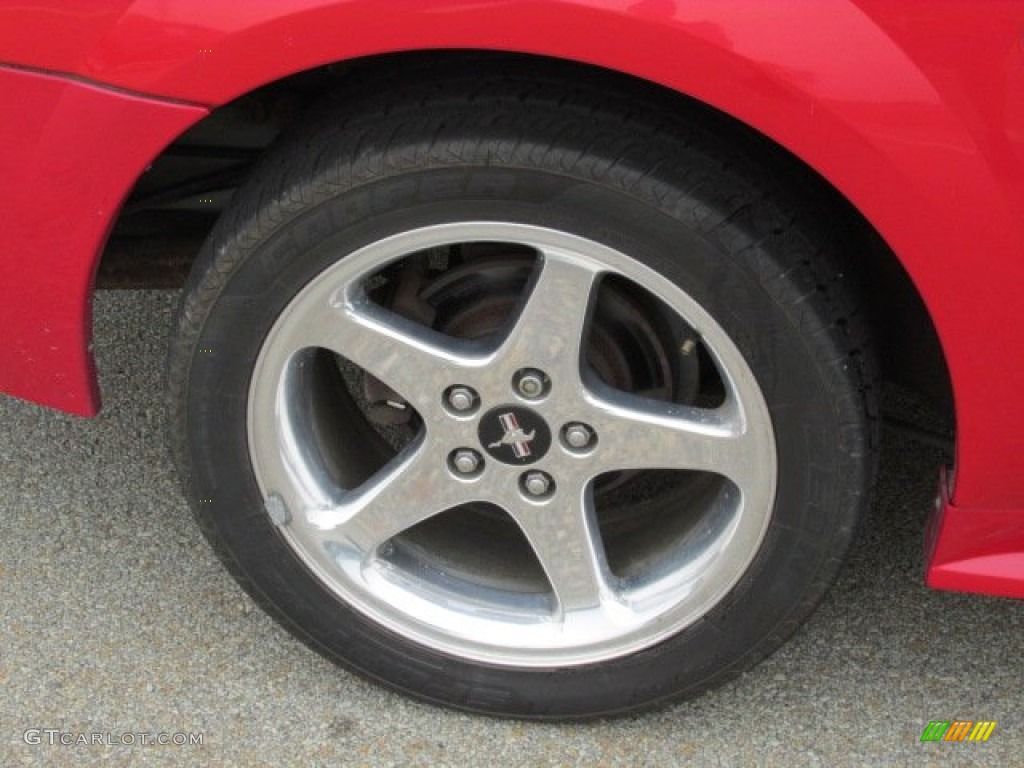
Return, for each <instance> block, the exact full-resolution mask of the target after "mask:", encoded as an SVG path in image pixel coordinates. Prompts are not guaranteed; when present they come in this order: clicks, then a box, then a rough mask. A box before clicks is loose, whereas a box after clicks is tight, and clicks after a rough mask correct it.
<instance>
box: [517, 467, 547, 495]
mask: <svg viewBox="0 0 1024 768" xmlns="http://www.w3.org/2000/svg"><path fill="white" fill-rule="evenodd" d="M522 483H523V490H524V491H526V493H527V494H529V495H530V496H536V497H540V496H546V495H548V494H549V493H550V492H551V490H552V489H553V488H554V485H555V482H554V481H553V480H552V479H551V476H550V475H548V474H547V473H545V472H527V473H526V474H524V475H523V479H522Z"/></svg>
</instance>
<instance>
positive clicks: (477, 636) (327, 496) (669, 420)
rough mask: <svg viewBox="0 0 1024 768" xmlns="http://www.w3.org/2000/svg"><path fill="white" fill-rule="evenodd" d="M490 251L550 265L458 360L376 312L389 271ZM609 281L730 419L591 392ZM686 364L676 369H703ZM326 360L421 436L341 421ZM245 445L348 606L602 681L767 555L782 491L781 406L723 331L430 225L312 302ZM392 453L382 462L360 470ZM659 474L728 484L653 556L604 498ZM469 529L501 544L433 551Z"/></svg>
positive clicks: (526, 232)
mask: <svg viewBox="0 0 1024 768" xmlns="http://www.w3.org/2000/svg"><path fill="white" fill-rule="evenodd" d="M473 243H503V244H511V245H512V246H514V247H516V248H520V249H528V250H529V251H531V252H532V253H534V254H536V260H535V263H534V266H533V270H532V273H531V275H530V279H529V281H528V282H527V283H526V285H525V286H523V290H522V292H521V295H520V296H519V297H518V303H517V304H516V306H515V308H514V311H513V312H512V313H511V314H510V316H509V318H508V320H507V322H504V323H502V324H501V326H500V329H499V330H497V331H496V332H494V333H488V334H485V335H483V336H481V337H480V338H469V339H467V338H457V337H455V336H452V335H448V334H445V333H441V332H439V331H438V330H436V329H435V328H433V327H431V326H430V325H429V324H428V323H426V322H422V321H419V320H417V319H414V318H411V317H409V316H406V315H404V314H402V313H398V312H396V311H392V310H391V309H389V308H387V307H386V306H384V305H382V303H381V302H379V301H377V300H375V299H374V290H375V285H376V284H377V282H378V281H380V279H381V275H382V273H383V272H384V271H385V270H386V268H388V267H389V266H390V265H395V264H398V263H400V262H401V261H402V260H403V259H407V258H408V257H410V256H411V255H413V254H425V253H427V254H429V253H433V252H436V251H437V250H438V249H444V248H448V247H451V246H454V245H458V244H473ZM339 256H342V254H339ZM607 280H615V281H619V282H624V283H626V284H629V285H631V286H635V287H636V288H638V289H639V290H641V291H643V292H644V295H645V296H649V297H650V300H651V303H654V304H657V305H658V306H659V307H663V308H664V310H665V311H666V312H667V314H668V315H670V316H671V319H672V320H673V321H674V322H676V323H677V324H684V325H685V326H686V327H687V328H689V329H692V330H693V332H695V334H696V337H697V339H699V342H698V345H699V348H700V350H701V354H702V355H704V357H705V360H706V362H705V364H704V367H705V368H709V369H710V370H711V371H712V375H713V377H714V378H715V379H716V380H717V381H718V382H720V387H719V389H720V396H719V397H718V398H717V399H714V400H713V401H711V402H710V404H706V403H704V402H701V401H700V400H699V399H698V400H695V401H693V402H677V401H674V400H671V399H658V398H652V397H647V396H645V395H644V393H643V392H629V391H624V390H623V389H620V388H617V387H614V386H611V385H610V384H609V383H608V382H607V381H605V380H604V379H602V377H600V376H598V375H595V373H594V370H593V366H591V365H590V364H589V363H588V355H587V353H586V346H587V339H588V337H589V334H590V332H591V326H592V319H593V316H594V314H595V306H596V305H597V304H598V301H599V296H600V291H599V287H600V285H601V284H602V283H603V282H605V281H607ZM686 344H688V345H689V348H688V349H687V348H685V346H686V345H684V348H683V349H681V350H680V351H679V352H680V354H694V349H693V345H694V342H693V341H692V340H688V341H687V342H686ZM324 351H326V353H325V352H324ZM324 354H327V355H329V356H330V357H331V359H333V360H337V361H338V364H339V366H340V367H341V368H343V369H345V370H346V371H347V373H346V374H345V376H343V377H341V378H339V379H338V381H343V382H348V385H349V386H350V388H351V389H352V390H353V391H358V389H359V383H358V382H359V381H361V382H363V384H362V385H363V390H364V391H365V389H366V386H367V385H366V382H367V381H370V382H372V383H373V386H374V387H375V390H376V391H382V392H385V393H386V394H387V396H386V397H385V398H384V399H385V400H386V401H387V402H388V403H389V404H390V405H391V406H392V407H393V409H394V410H396V411H398V412H408V413H410V414H414V415H415V417H414V418H410V419H409V420H408V423H407V424H405V425H404V426H401V427H395V428H389V427H386V426H385V427H375V428H374V429H367V428H366V425H365V423H364V424H363V425H362V426H360V427H358V428H357V427H354V426H352V425H353V423H354V422H353V418H355V415H356V412H357V411H358V412H359V413H362V414H365V412H366V410H367V404H366V403H365V402H363V400H364V398H361V397H360V396H358V395H353V396H352V397H350V398H348V399H347V400H346V402H349V403H350V405H353V406H355V407H354V408H352V407H341V408H338V407H330V408H329V407H322V406H321V405H320V403H322V402H323V401H324V397H322V396H321V394H319V392H320V390H321V389H322V388H323V387H324V386H325V385H324V383H323V381H324V379H323V378H322V377H320V376H318V375H316V374H315V371H317V370H319V369H321V368H322V367H323V362H322V360H323V355H324ZM353 371H354V374H353V373H352V372H353ZM353 376H355V377H356V379H358V381H357V382H356V383H355V384H352V381H353ZM403 429H406V430H407V432H408V434H405V435H404V436H403V434H402V430H403ZM371 443H372V444H373V445H372V446H371V445H370V444H371ZM248 444H249V452H250V456H251V460H252V466H253V469H254V472H255V477H256V480H257V483H258V485H259V487H260V490H261V492H262V493H263V496H264V499H266V502H267V509H268V513H269V514H270V515H271V517H272V518H273V519H274V522H275V523H276V524H277V525H278V526H279V531H280V533H281V535H282V536H283V537H284V539H285V541H286V542H287V543H288V544H289V545H290V547H291V548H292V549H293V550H294V552H295V553H296V554H297V555H298V557H299V558H300V559H301V560H302V561H303V563H304V564H305V565H306V566H307V567H308V568H309V569H310V570H311V571H312V572H313V573H314V574H316V576H317V577H318V578H319V579H320V580H321V581H322V582H323V583H324V584H325V585H326V586H327V587H329V588H330V590H332V591H333V592H334V593H335V594H336V595H337V596H338V597H339V598H341V599H342V600H344V601H345V602H347V603H348V604H350V605H352V606H354V607H355V608H356V609H358V610H359V611H360V612H362V613H363V614H364V615H365V616H367V617H369V618H370V619H371V620H373V621H375V622H377V623H379V624H380V625H383V626H384V627H387V628H388V629H390V630H391V631H393V632H395V633H397V634H399V635H401V636H403V637H405V638H407V639H409V640H412V641H415V642H417V643H420V644H422V645H425V646H428V647H430V648H433V649H435V650H438V651H442V652H445V653H449V654H452V655H454V656H456V657H460V658H465V659H472V660H475V661H479V662H485V663H489V664H494V665H502V666H522V667H537V668H551V667H563V666H569V665H580V664H588V663H593V662H600V661H604V660H608V659H613V658H618V657H621V656H625V655H628V654H630V653H633V652H635V651H637V650H640V649H643V648H647V647H650V646H652V645H654V644H656V643H658V642H659V641H661V640H663V639H665V638H667V637H669V636H672V635H674V634H676V633H678V632H679V631H680V630H681V629H683V628H684V627H687V626H688V625H690V624H692V623H693V622H694V621H696V620H697V619H699V618H700V617H701V616H703V615H705V614H706V613H707V612H708V611H709V610H710V609H711V608H712V607H713V606H714V605H715V604H716V603H718V602H719V601H720V600H721V599H722V598H723V597H724V596H725V595H726V594H727V593H728V592H729V591H730V589H731V588H732V587H733V586H734V585H735V584H736V583H737V581H738V580H739V579H740V577H741V576H742V574H743V573H744V572H745V571H746V570H747V568H748V566H749V565H750V564H751V562H752V560H753V558H754V556H755V554H756V553H757V552H758V550H759V548H760V545H761V542H762V539H763V537H764V534H765V531H766V529H767V527H768V524H769V522H770V518H771V514H772V508H773V504H774V500H775V490H776V477H777V456H776V448H775V440H774V434H773V429H772V424H771V419H770V416H769V412H768V408H767V406H766V404H765V400H764V397H763V396H762V394H761V390H760V388H759V387H758V385H757V383H756V381H755V379H754V376H753V374H752V373H751V370H750V368H749V367H748V365H747V363H746V362H745V361H744V359H743V357H742V355H741V354H740V352H739V351H738V350H737V348H736V346H735V345H734V344H733V342H732V341H731V340H730V339H729V337H728V336H727V335H726V333H725V332H724V331H723V330H722V328H721V327H720V326H719V324H718V323H717V322H715V320H713V319H712V317H711V316H710V315H709V314H708V313H707V312H705V311H704V310H703V309H702V308H701V307H700V306H699V305H698V304H697V303H696V302H695V301H694V300H693V299H691V298H690V297H689V296H688V295H687V294H686V293H685V292H683V291H682V290H681V289H680V288H678V287H677V286H676V285H674V284H673V283H672V282H670V281H668V280H667V279H665V278H664V277H662V276H660V275H659V274H658V273H657V272H655V271H653V270H651V269H650V268H648V267H646V266H644V265H642V264H640V263H639V262H637V261H635V260H634V259H632V258H630V257H628V256H627V255H625V254H623V253H620V252H618V251H615V250H613V249H611V248H609V247H607V246H605V245H602V244H599V243H597V242H595V241H592V240H588V239H583V238H580V237H577V236H575V235H571V234H567V233H565V232H559V231H554V230H549V229H544V228H540V227H536V226H529V225H525V224H519V223H501V222H467V223H451V224H442V225H437V226H431V227H426V228H423V229H416V230H411V231H407V232H403V233H401V234H398V235H395V236H392V237H389V238H386V239H383V240H379V241H377V242H375V243H372V244H371V245H369V246H367V247H364V248H362V249H361V250H359V251H357V252H354V253H351V254H347V255H344V256H343V258H339V260H338V261H337V262H335V263H334V265H333V266H331V267H329V268H328V269H327V270H326V271H324V272H322V273H321V274H320V275H319V276H318V277H316V278H315V279H314V280H313V281H312V282H311V283H309V284H308V285H307V286H306V287H305V288H303V289H302V290H301V291H300V292H299V293H298V294H297V295H296V296H295V298H294V299H293V300H292V301H291V302H290V303H289V304H288V306H287V307H286V308H285V310H284V311H283V312H282V313H281V315H280V317H279V318H278V320H277V321H276V323H275V324H274V326H273V328H272V330H271V331H270V333H269V335H268V336H267V338H266V341H265V342H264V344H263V347H262V350H261V352H260V355H259V358H258V360H257V362H256V365H255V368H254V372H253V377H252V381H251V386H250V391H249V403H248ZM381 445H384V446H386V447H389V448H390V452H388V450H387V449H385V450H384V451H383V454H381V451H380V446H381ZM374 452H377V453H378V454H381V455H383V456H384V457H385V458H384V459H380V460H376V461H373V460H368V462H367V463H366V465H365V466H364V467H363V468H361V469H359V470H351V471H346V467H351V465H353V464H356V463H359V459H360V458H361V456H362V455H363V454H373V453H374ZM651 470H656V471H659V472H660V471H671V472H677V473H680V474H683V475H686V476H687V477H691V476H699V477H702V478H705V479H707V478H710V479H711V480H712V481H713V482H710V483H708V482H704V483H702V484H698V485H699V486H700V490H699V491H698V492H694V493H692V494H691V495H690V497H689V501H688V502H687V503H685V504H682V505H677V506H678V507H679V508H677V509H673V510H671V511H670V513H669V517H671V518H672V520H671V521H670V522H669V523H668V524H665V525H663V526H662V528H660V529H659V530H660V531H663V532H665V535H661V534H659V535H658V536H657V537H655V538H657V539H658V541H657V542H654V543H652V542H651V537H650V536H646V537H645V536H644V535H643V532H642V531H641V532H640V533H637V532H636V531H632V532H629V533H626V534H621V535H618V534H617V531H620V530H621V526H617V525H615V524H607V525H605V524H602V522H601V510H600V506H601V493H600V490H599V489H600V486H601V484H602V482H606V480H607V478H609V477H611V476H613V475H616V474H618V475H619V476H621V475H622V474H624V473H639V475H638V476H639V477H640V478H641V480H639V481H635V482H634V484H636V482H639V483H640V484H641V485H642V484H643V479H642V478H643V477H644V473H645V472H648V473H649V471H651ZM606 484H607V483H606ZM627 486H628V483H627ZM606 495H614V494H612V493H609V494H606ZM620 495H621V493H620ZM467 508H473V509H476V510H478V514H477V518H479V519H480V520H482V521H483V523H484V525H481V526H476V525H474V524H470V525H463V526H456V527H455V528H454V529H453V530H457V531H458V532H459V533H458V535H447V534H446V535H445V536H441V537H436V536H435V537H431V536H430V535H426V534H422V535H420V534H417V533H416V532H417V531H419V530H421V529H422V528H423V526H424V525H425V524H427V523H429V521H430V520H434V519H439V518H441V517H444V516H446V515H449V514H451V513H452V511H453V510H459V509H467ZM481 510H482V511H481ZM628 516H629V507H628V506H627V507H626V512H625V517H627V518H628ZM663 516H664V515H663ZM618 517H619V518H622V517H623V514H622V513H620V514H619V515H618ZM489 520H493V522H488V521H489ZM509 520H511V521H512V522H513V523H514V525H511V526H508V527H507V528H502V527H501V525H502V521H505V522H507V521H509ZM483 529H486V530H487V532H488V535H491V534H493V533H494V532H495V531H497V532H498V533H499V537H498V538H499V539H500V533H501V532H502V531H508V532H509V534H510V535H509V542H510V543H509V549H510V550H511V549H516V547H515V546H514V544H513V543H512V541H513V539H515V540H516V541H518V540H522V541H524V542H525V548H526V550H528V555H529V556H528V557H518V556H517V557H512V558H510V560H509V561H507V562H505V561H502V557H501V555H502V549H503V547H502V544H501V542H500V541H499V543H498V544H497V546H494V545H493V544H489V543H488V542H487V541H485V539H486V538H487V537H486V536H482V535H479V533H478V532H479V531H480V530H483ZM460 537H461V542H462V543H461V544H460V545H459V546H449V545H448V542H450V541H452V540H454V539H458V538H460ZM616 537H617V538H616ZM493 538H494V536H493V535H491V539H493ZM612 538H616V540H615V541H612V540H611V539H612ZM612 550H614V551H615V553H616V554H615V556H614V558H613V557H610V556H609V552H610V551H612ZM517 551H518V550H517ZM499 561H500V562H499ZM531 563H532V567H531ZM537 574H539V575H540V576H539V578H538V577H537Z"/></svg>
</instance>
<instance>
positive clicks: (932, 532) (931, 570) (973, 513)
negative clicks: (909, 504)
mask: <svg viewBox="0 0 1024 768" xmlns="http://www.w3.org/2000/svg"><path fill="white" fill-rule="evenodd" d="M944 481H945V478H943V482H942V483H941V485H942V487H945V482H944ZM927 543H928V547H927V549H928V552H927V554H928V564H927V569H926V573H925V582H926V583H927V584H928V586H929V587H934V588H936V589H956V590H960V591H963V592H983V593H985V594H989V595H1005V596H1007V597H1021V598H1024V515H1022V514H1021V513H1020V512H1010V511H1007V510H1005V509H977V508H974V509H961V508H959V507H956V506H954V505H952V504H951V503H950V501H949V496H948V494H946V493H945V492H943V491H941V490H940V493H939V497H938V501H937V502H936V509H935V514H934V515H933V516H932V519H931V521H930V522H929V525H928V535H927Z"/></svg>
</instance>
